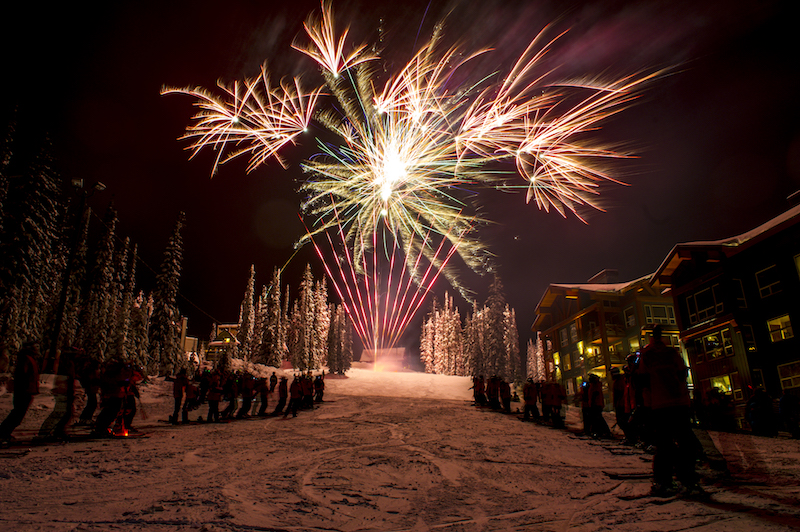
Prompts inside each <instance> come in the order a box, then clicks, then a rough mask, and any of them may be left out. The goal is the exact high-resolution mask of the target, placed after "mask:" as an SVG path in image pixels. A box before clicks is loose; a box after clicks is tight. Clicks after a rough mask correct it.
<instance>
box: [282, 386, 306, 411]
mask: <svg viewBox="0 0 800 532" xmlns="http://www.w3.org/2000/svg"><path fill="white" fill-rule="evenodd" d="M301 378H302V377H297V376H295V378H294V380H293V381H292V385H291V386H289V406H287V407H286V412H284V413H283V417H287V416H288V415H289V413H290V412H291V414H292V417H297V411H298V410H299V409H300V406H301V403H302V401H303V389H302V384H301V383H300V379H301Z"/></svg>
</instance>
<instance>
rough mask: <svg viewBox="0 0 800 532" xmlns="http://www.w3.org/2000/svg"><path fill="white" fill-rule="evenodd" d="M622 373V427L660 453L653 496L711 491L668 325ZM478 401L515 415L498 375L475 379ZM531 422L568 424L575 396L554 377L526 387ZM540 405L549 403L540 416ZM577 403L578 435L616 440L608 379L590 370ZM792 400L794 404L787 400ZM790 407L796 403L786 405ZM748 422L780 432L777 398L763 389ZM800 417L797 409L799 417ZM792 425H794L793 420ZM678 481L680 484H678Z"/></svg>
mask: <svg viewBox="0 0 800 532" xmlns="http://www.w3.org/2000/svg"><path fill="white" fill-rule="evenodd" d="M626 362H627V364H626V365H625V366H624V367H623V368H622V371H620V369H619V368H616V367H615V368H612V369H611V377H612V382H613V385H612V390H611V399H612V402H613V411H614V414H615V417H616V426H618V427H619V429H620V430H621V431H622V433H623V435H624V436H623V437H624V443H627V444H629V445H635V446H637V447H640V448H643V449H645V450H647V451H648V452H652V453H653V454H654V456H653V486H652V494H653V495H655V496H657V497H670V496H674V495H677V494H680V495H683V496H689V497H691V496H704V495H705V493H704V490H703V489H702V488H701V487H700V486H699V484H698V480H699V477H698V475H697V473H696V470H695V465H696V462H697V460H698V459H700V458H701V457H702V455H703V447H702V444H701V443H700V441H699V440H698V438H697V436H696V434H695V433H694V431H693V430H692V429H693V424H692V419H693V417H692V416H693V412H692V404H691V400H690V395H689V389H688V385H687V376H688V368H687V367H686V365H685V363H684V361H683V359H682V357H681V356H680V354H679V353H678V351H677V350H676V349H674V348H673V347H670V346H668V345H666V344H665V343H664V342H663V341H662V338H661V327H660V326H658V325H656V326H655V327H654V328H653V330H652V331H651V340H650V343H649V345H647V346H646V347H645V348H644V349H642V350H641V352H639V353H636V354H634V355H631V356H630V357H628V359H627V361H626ZM472 389H473V393H474V399H475V405H477V406H479V407H488V408H492V409H494V410H499V411H503V412H506V413H510V404H509V402H510V397H511V391H510V385H509V384H508V383H506V382H504V381H503V380H502V379H500V378H498V377H492V378H490V379H489V380H488V381H487V382H486V383H484V379H483V377H482V376H477V377H474V378H473V386H472ZM522 396H523V402H524V410H523V415H522V420H523V421H528V420H532V421H538V422H539V423H549V424H551V425H552V426H554V427H557V428H563V427H564V418H563V417H562V416H561V406H562V404H564V403H565V402H566V401H567V395H566V393H565V390H564V388H563V387H562V386H561V385H560V384H558V383H556V382H554V381H550V382H534V381H533V379H530V378H529V379H528V380H527V382H526V383H525V384H524V385H523V389H522ZM537 403H541V405H542V414H541V415H540V414H539V411H538V408H537ZM573 404H574V405H575V406H576V407H580V411H581V418H582V423H583V427H582V430H581V431H580V432H578V434H581V435H585V436H587V437H592V438H598V439H605V438H613V436H612V433H611V429H610V428H609V426H608V423H607V422H606V420H605V418H604V417H603V411H604V409H605V397H604V393H603V385H602V381H601V380H600V377H599V376H597V375H594V374H590V375H589V376H588V379H586V380H585V381H583V382H582V383H581V385H580V386H579V388H578V390H577V392H576V394H575V396H574V398H573ZM786 405H789V401H788V400H787V401H786ZM782 406H783V407H784V409H783V410H782V413H785V412H784V411H785V410H788V408H790V406H785V405H782ZM747 416H748V421H749V422H750V424H751V427H752V430H753V432H754V433H755V434H763V435H773V432H774V433H775V434H776V433H777V430H776V429H775V427H776V424H775V423H773V421H774V420H773V419H772V417H771V416H772V399H771V398H770V397H769V396H768V395H767V394H766V392H764V391H763V390H761V391H757V392H755V393H754V395H753V398H752V399H751V401H750V402H749V403H748V408H747ZM795 418H796V414H795ZM795 418H789V417H788V416H787V419H789V424H787V426H789V427H790V428H789V430H790V432H793V434H796V430H795V431H793V430H792V428H791V427H792V426H793V425H791V423H792V419H795ZM675 480H677V481H678V483H679V485H678V484H675Z"/></svg>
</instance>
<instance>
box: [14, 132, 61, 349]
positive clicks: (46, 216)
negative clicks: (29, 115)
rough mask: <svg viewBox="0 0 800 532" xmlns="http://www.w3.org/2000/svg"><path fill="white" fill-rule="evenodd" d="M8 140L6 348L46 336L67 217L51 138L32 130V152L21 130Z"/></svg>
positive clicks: (54, 296)
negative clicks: (21, 138)
mask: <svg viewBox="0 0 800 532" xmlns="http://www.w3.org/2000/svg"><path fill="white" fill-rule="evenodd" d="M10 131H12V132H13V137H8V136H7V138H6V140H5V141H4V148H3V150H4V153H3V154H2V165H0V171H2V178H0V194H2V198H0V201H2V211H0V215H1V216H2V220H0V349H7V348H10V349H16V348H18V347H19V344H20V343H21V342H22V341H24V340H25V339H35V340H39V341H42V340H43V336H44V334H45V331H44V324H45V320H46V317H47V316H48V315H49V314H50V313H52V310H53V305H54V304H55V303H57V299H56V294H58V278H59V276H60V275H61V272H60V271H59V266H63V265H62V264H60V261H58V260H53V258H54V253H55V252H56V250H57V247H56V246H57V243H58V241H59V239H60V236H61V231H60V229H59V228H60V226H61V221H62V219H63V216H62V213H63V205H62V202H61V179H60V178H59V176H58V175H57V174H56V173H55V171H54V170H53V168H52V160H51V157H50V151H51V148H50V143H49V140H47V139H46V138H45V139H42V138H41V137H39V136H38V134H35V135H31V138H30V139H29V141H30V142H31V144H30V145H32V146H35V148H34V149H33V150H32V151H26V150H25V149H24V148H23V147H22V145H21V142H20V141H19V139H18V138H17V134H18V133H19V132H18V131H17V130H16V129H13V128H12V129H11V130H10Z"/></svg>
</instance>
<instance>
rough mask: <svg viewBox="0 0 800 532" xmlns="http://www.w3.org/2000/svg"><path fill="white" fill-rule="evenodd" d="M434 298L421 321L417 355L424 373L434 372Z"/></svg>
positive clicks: (435, 310) (435, 311)
mask: <svg viewBox="0 0 800 532" xmlns="http://www.w3.org/2000/svg"><path fill="white" fill-rule="evenodd" d="M436 306H437V305H436V298H435V297H434V298H433V300H432V301H431V311H430V312H429V313H428V316H427V317H426V318H425V320H424V321H423V323H422V338H420V347H419V351H420V353H419V356H420V360H421V361H422V364H423V366H424V367H425V373H435V372H436V353H435V352H434V346H435V339H436V331H435V328H436V314H437V312H438V311H437V309H436Z"/></svg>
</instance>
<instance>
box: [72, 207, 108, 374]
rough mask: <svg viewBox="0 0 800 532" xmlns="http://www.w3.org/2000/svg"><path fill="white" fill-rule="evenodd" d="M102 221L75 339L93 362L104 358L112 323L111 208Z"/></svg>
mask: <svg viewBox="0 0 800 532" xmlns="http://www.w3.org/2000/svg"><path fill="white" fill-rule="evenodd" d="M103 222H104V225H105V228H106V231H105V233H104V235H103V238H102V240H101V241H100V244H99V247H98V250H97V254H96V257H95V265H94V268H93V270H92V276H91V284H90V285H89V293H88V295H87V298H86V306H85V308H84V311H83V317H82V319H81V328H80V331H79V336H78V345H79V346H80V347H82V348H83V349H84V350H85V351H86V353H87V354H88V355H89V356H90V357H92V358H94V359H96V360H104V359H105V357H106V354H107V350H108V349H107V348H108V329H109V324H110V322H111V320H112V317H111V315H110V314H111V311H112V309H113V307H114V301H112V299H113V297H114V291H113V283H114V279H115V274H114V243H115V234H116V225H117V214H116V211H114V209H113V208H112V207H109V208H108V211H107V212H106V216H105V219H104V221H103Z"/></svg>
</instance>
